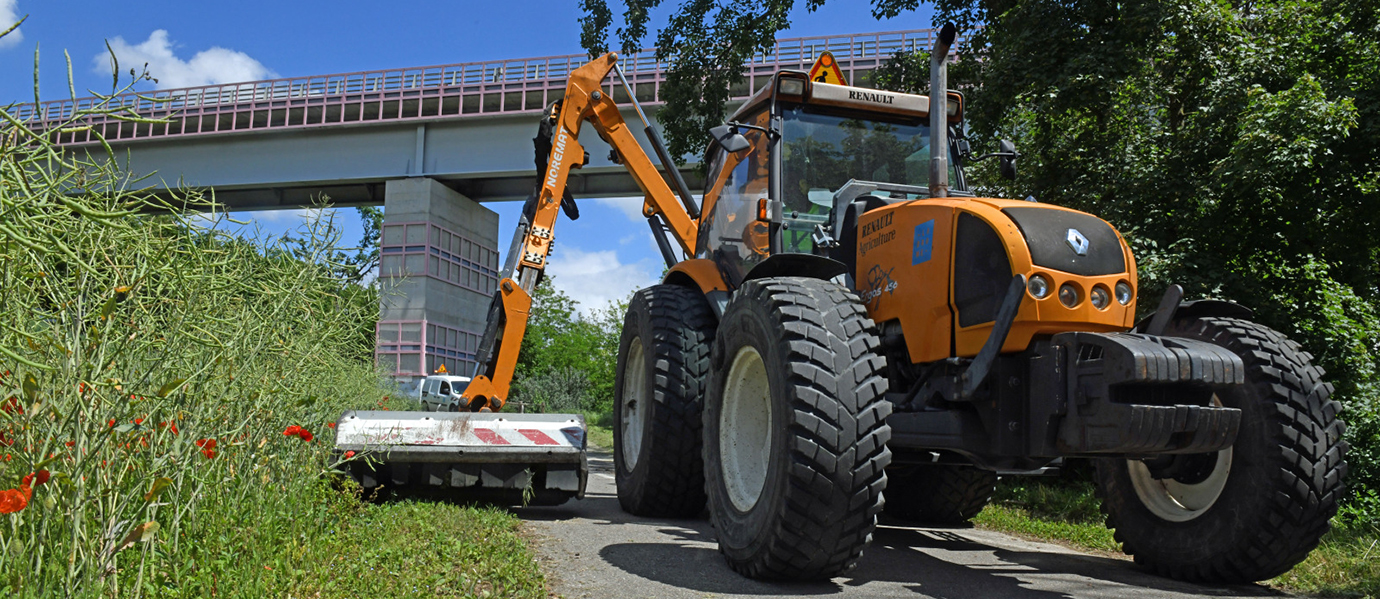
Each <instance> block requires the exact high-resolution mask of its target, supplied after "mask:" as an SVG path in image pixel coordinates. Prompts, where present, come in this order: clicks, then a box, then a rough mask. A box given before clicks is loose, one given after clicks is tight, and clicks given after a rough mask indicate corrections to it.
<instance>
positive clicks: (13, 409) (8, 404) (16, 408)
mask: <svg viewBox="0 0 1380 599" xmlns="http://www.w3.org/2000/svg"><path fill="white" fill-rule="evenodd" d="M23 411H24V408H23V407H22V406H20V405H19V398H18V397H15V396H13V395H11V396H9V397H7V398H5V401H0V412H4V413H6V414H18V413H20V412H23Z"/></svg>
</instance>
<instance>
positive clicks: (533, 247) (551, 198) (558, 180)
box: [463, 52, 699, 412]
mask: <svg viewBox="0 0 1380 599" xmlns="http://www.w3.org/2000/svg"><path fill="white" fill-rule="evenodd" d="M617 68H618V55H617V54H615V53H612V52H610V53H608V54H605V55H603V56H600V57H599V58H596V59H594V60H593V61H591V62H589V63H588V64H586V65H584V66H582V67H580V68H578V69H576V70H575V71H573V72H571V74H570V78H569V80H568V82H567V83H566V87H565V96H564V99H563V100H562V101H561V107H560V110H559V112H558V113H557V115H556V124H555V125H556V126H555V131H554V132H553V134H552V148H551V156H550V159H549V161H548V163H547V168H546V173H545V176H544V177H543V179H542V181H541V191H540V192H539V194H538V195H537V198H536V208H535V211H534V212H533V213H532V217H531V222H530V223H529V222H527V221H526V219H524V220H523V222H521V223H519V224H518V229H517V231H516V232H515V233H514V238H513V245H512V248H511V249H510V250H509V255H508V263H507V266H506V268H505V275H506V276H505V277H504V279H503V280H502V281H501V282H500V283H499V285H498V290H497V291H495V292H494V302H493V304H492V306H491V307H490V309H489V322H488V325H487V327H486V330H485V332H484V338H483V339H482V340H481V342H480V348H479V353H478V355H477V356H476V360H477V362H478V365H477V367H476V372H475V376H474V378H473V380H472V381H471V382H470V384H469V386H468V387H467V388H466V389H465V391H464V393H463V396H464V398H465V400H466V402H467V404H468V406H469V409H470V410H471V411H476V412H478V411H491V410H492V411H497V410H499V409H501V408H502V407H503V404H504V402H505V401H506V400H507V398H508V392H509V388H510V386H511V384H512V379H513V371H514V369H515V368H516V367H517V358H518V350H519V349H520V348H521V346H522V337H523V334H524V333H525V332H526V330H527V319H528V316H529V313H530V311H531V307H532V297H531V293H532V292H533V290H534V289H535V288H536V285H537V281H539V280H540V278H541V276H540V275H541V273H542V272H544V271H545V270H546V263H547V258H548V257H550V255H551V244H552V242H553V241H554V240H555V234H554V233H553V231H554V230H555V225H556V215H557V213H558V212H559V211H560V204H561V199H562V198H563V197H564V196H565V192H566V182H567V181H568V179H569V177H570V171H571V170H572V169H576V168H580V167H581V166H583V164H582V162H583V160H581V158H582V157H583V156H584V155H585V154H584V146H583V145H581V144H580V139H579V137H580V127H581V126H582V125H583V124H584V123H585V122H586V121H588V122H589V124H590V125H591V126H593V127H594V130H595V132H596V133H598V134H599V137H600V138H601V139H603V140H604V141H605V142H608V144H609V145H610V146H612V147H613V150H614V157H615V161H617V162H619V163H620V164H622V165H623V167H624V168H626V169H628V173H629V174H630V175H632V178H633V180H634V181H636V182H637V186H638V187H639V188H641V189H642V193H643V195H644V197H646V202H645V203H644V204H643V207H642V213H643V214H644V215H645V216H647V217H648V219H649V220H650V221H651V222H653V223H654V224H653V227H654V230H656V231H660V226H661V225H660V224H659V223H658V222H657V220H658V219H659V220H664V222H665V225H666V227H667V228H668V229H669V230H670V232H671V235H672V236H674V237H675V239H676V241H677V242H678V243H679V244H680V247H681V250H682V251H683V252H685V253H686V254H687V255H688V254H690V253H692V252H694V250H695V238H696V235H697V234H698V231H699V219H698V216H699V214H698V212H699V211H698V208H697V207H696V206H695V204H694V200H693V199H692V198H690V197H689V193H688V192H687V191H685V185H684V183H683V182H681V181H680V180H679V173H678V172H676V171H675V165H674V164H671V163H670V160H669V157H668V154H667V153H666V150H665V147H664V145H663V144H661V138H660V136H659V135H658V134H657V133H656V130H655V129H652V127H651V125H650V123H647V122H646V117H645V116H642V115H643V113H642V108H641V106H638V105H637V98H636V96H635V95H633V90H632V89H628V97H629V98H630V99H631V100H632V102H633V105H634V106H635V107H636V108H637V112H638V114H639V116H642V118H643V121H644V123H643V124H644V125H645V126H646V132H647V135H648V137H649V138H650V139H651V140H652V144H653V146H654V147H655V148H656V150H657V153H658V155H659V156H660V157H661V158H662V166H663V167H665V168H666V170H667V171H668V174H670V175H671V176H672V177H673V178H674V180H675V181H676V183H677V187H678V188H679V190H680V191H681V192H682V195H683V199H684V202H685V204H684V205H682V204H681V202H678V201H676V194H675V193H674V192H672V191H671V187H670V186H669V185H667V183H666V180H665V179H663V178H662V175H661V173H660V172H659V171H657V168H656V166H655V165H653V164H652V161H651V158H649V157H648V156H647V153H646V152H644V151H643V150H642V146H641V144H639V143H638V142H637V138H635V137H633V134H632V131H631V130H629V128H628V124H627V123H626V122H624V120H623V115H622V113H621V112H619V109H618V105H617V104H615V103H614V101H613V98H611V97H609V94H608V93H607V92H606V91H605V90H604V89H602V87H601V84H602V83H603V82H604V81H605V80H606V79H608V76H609V71H612V70H615V69H617ZM618 75H619V78H620V79H622V72H621V71H620V72H619V73H618ZM623 85H624V86H625V87H627V81H626V80H623ZM666 249H667V248H664V249H663V252H665V253H667V255H668V256H669V255H670V254H669V252H668V251H666Z"/></svg>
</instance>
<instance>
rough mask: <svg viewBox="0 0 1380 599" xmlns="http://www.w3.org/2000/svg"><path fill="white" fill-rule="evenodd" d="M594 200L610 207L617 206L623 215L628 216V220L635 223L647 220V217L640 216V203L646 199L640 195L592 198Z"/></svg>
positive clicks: (643, 222) (642, 222)
mask: <svg viewBox="0 0 1380 599" xmlns="http://www.w3.org/2000/svg"><path fill="white" fill-rule="evenodd" d="M594 201H595V202H598V203H600V204H603V205H605V206H608V207H610V208H617V209H618V211H619V212H622V213H623V216H626V217H628V220H630V221H633V222H635V223H641V224H645V223H646V222H647V217H645V216H642V204H644V203H646V200H645V199H643V198H642V197H641V196H636V197H622V198H594Z"/></svg>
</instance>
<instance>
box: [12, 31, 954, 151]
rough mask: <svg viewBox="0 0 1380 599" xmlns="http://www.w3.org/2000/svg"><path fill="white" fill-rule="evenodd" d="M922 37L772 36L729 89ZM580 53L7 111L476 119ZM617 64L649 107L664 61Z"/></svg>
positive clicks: (76, 126)
mask: <svg viewBox="0 0 1380 599" xmlns="http://www.w3.org/2000/svg"><path fill="white" fill-rule="evenodd" d="M933 35H934V30H932V29H917V30H908V31H893V32H884V33H869V34H853V35H834V36H816V37H800V38H790V39H781V40H778V41H777V43H776V45H775V46H774V47H773V48H772V50H771V51H770V52H768V53H765V54H761V55H758V56H757V57H755V58H754V59H753V61H752V62H751V63H750V64H749V65H748V66H747V69H746V72H745V73H744V80H743V81H742V82H740V83H739V84H737V85H735V86H734V88H733V89H732V90H731V96H732V97H733V98H735V99H741V98H745V97H747V96H748V95H749V94H750V93H751V92H752V91H754V90H755V89H757V88H758V87H760V86H761V85H763V84H764V83H765V81H766V79H767V78H768V77H769V76H770V75H771V74H772V73H775V72H776V71H778V70H780V69H804V68H809V66H810V64H811V63H812V62H813V61H814V59H815V58H816V57H817V56H818V55H819V53H821V52H823V51H825V50H828V51H830V52H832V53H833V54H834V57H835V58H836V59H838V62H839V66H840V67H841V68H842V69H843V70H844V72H845V74H846V75H847V76H848V77H849V79H850V81H853V82H855V83H857V84H866V82H867V81H868V78H869V75H870V74H871V71H872V70H873V69H875V68H876V66H877V65H878V64H879V63H880V62H881V61H884V60H885V59H886V58H887V57H889V56H890V55H892V54H893V53H895V52H898V51H912V50H924V49H927V48H930V47H931V46H932V45H933V43H934V40H933ZM587 61H588V58H587V57H586V55H584V54H568V55H564V56H549V57H542V58H524V59H514V60H501V61H491V62H468V63H459V64H450V65H438V66H429V67H416V68H406V69H392V70H379V71H361V72H356V73H340V74H333V75H318V76H310V77H293V78H283V79H271V80H264V81H252V82H245V83H229V84H223V85H208V86H202V87H190V88H181V89H168V90H160V91H156V92H147V93H137V94H133V93H132V94H125V95H120V96H116V97H114V98H112V99H111V100H110V103H109V104H108V105H107V108H116V109H118V110H119V111H120V112H122V113H124V114H131V115H138V116H139V117H142V118H146V119H166V120H167V122H165V123H146V122H143V123H141V122H130V121H126V120H120V119H119V118H117V117H115V116H110V115H103V114H90V112H91V111H94V110H97V109H98V108H99V107H100V106H101V102H102V101H103V100H102V99H101V98H94V97H93V98H80V99H77V100H58V101H51V102H44V103H42V104H40V105H38V106H37V107H36V106H35V105H33V104H28V105H23V106H19V107H17V111H16V112H15V113H14V116H15V117H16V118H17V119H18V120H20V121H25V122H29V123H32V124H34V125H36V126H39V127H43V128H52V127H53V126H57V125H67V126H68V130H67V132H65V133H62V134H60V136H59V138H58V140H57V141H58V142H59V143H62V144H65V145H86V144H94V143H99V142H100V140H101V138H104V139H105V140H106V141H108V142H112V143H115V142H118V143H129V142H140V141H151V140H172V139H175V138H187V137H205V136H210V135H224V134H234V133H241V134H243V133H257V132H269V131H280V130H290V129H302V128H313V127H339V126H351V125H354V126H360V125H369V124H374V123H380V124H381V123H388V124H396V123H399V122H405V121H423V122H425V121H434V120H449V119H466V118H483V117H491V116H499V115H510V114H514V113H535V112H539V111H541V110H542V109H543V107H545V106H546V105H547V104H549V103H551V102H553V101H555V100H556V99H559V98H560V97H561V95H562V94H563V93H564V90H565V77H566V76H567V75H568V74H569V73H570V72H571V71H572V70H574V69H576V68H578V67H579V66H581V65H583V64H584V63H585V62H587ZM623 67H624V69H625V73H626V74H627V75H628V78H629V82H630V83H632V84H633V85H634V89H635V91H634V93H635V94H636V95H637V98H638V100H639V101H641V102H643V103H647V104H657V103H660V101H661V84H662V83H663V82H664V81H665V68H666V65H665V64H663V63H661V62H658V61H657V60H656V57H655V50H650V49H649V50H643V51H641V52H638V53H637V54H635V55H633V56H627V57H624V58H623ZM608 86H609V88H610V91H611V93H613V94H614V99H615V100H616V101H618V102H627V101H628V98H627V93H626V92H625V91H624V90H623V88H622V86H621V85H618V86H614V85H613V81H612V79H610V81H609V82H608ZM88 126H89V127H88Z"/></svg>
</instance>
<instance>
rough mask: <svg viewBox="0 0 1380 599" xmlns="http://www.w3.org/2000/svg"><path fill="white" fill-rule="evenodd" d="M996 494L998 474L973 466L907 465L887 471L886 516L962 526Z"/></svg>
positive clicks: (926, 522) (920, 522)
mask: <svg viewBox="0 0 1380 599" xmlns="http://www.w3.org/2000/svg"><path fill="white" fill-rule="evenodd" d="M996 491H997V473H995V472H992V471H991V470H983V469H981V468H974V467H972V466H910V467H905V468H899V469H898V468H893V469H891V470H890V471H888V472H887V483H886V508H885V511H886V514H887V515H888V516H891V517H893V518H897V519H899V520H904V521H907V522H915V523H918V524H941V525H954V524H963V523H964V522H967V521H969V520H972V519H973V517H974V516H977V515H978V513H979V512H981V511H982V508H984V507H987V503H988V502H990V501H992V494H993V493H995V492H996Z"/></svg>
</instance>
